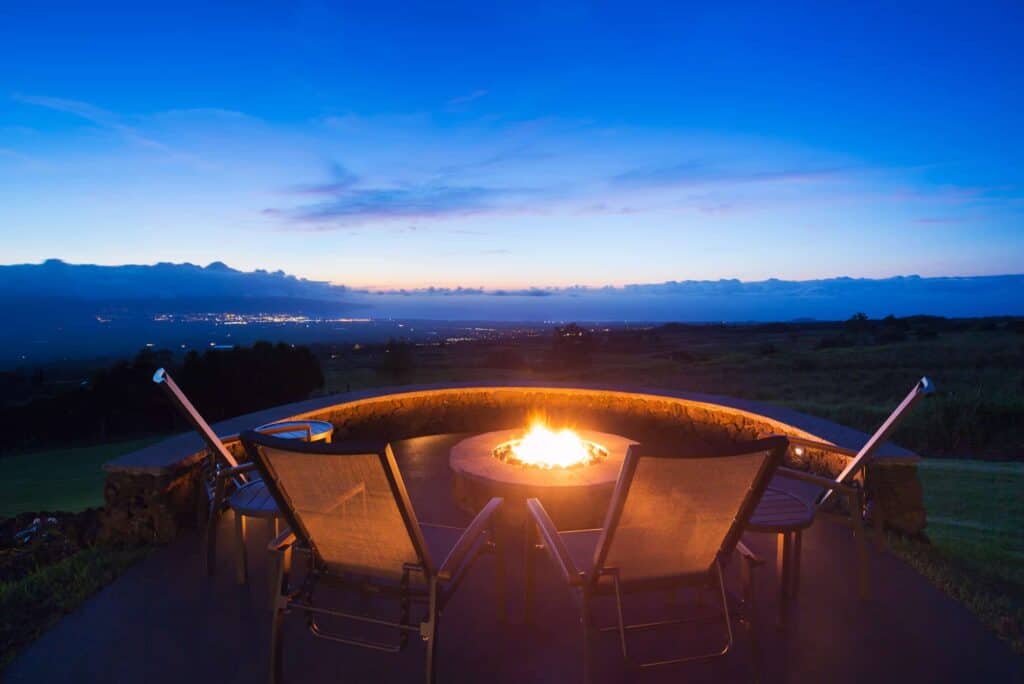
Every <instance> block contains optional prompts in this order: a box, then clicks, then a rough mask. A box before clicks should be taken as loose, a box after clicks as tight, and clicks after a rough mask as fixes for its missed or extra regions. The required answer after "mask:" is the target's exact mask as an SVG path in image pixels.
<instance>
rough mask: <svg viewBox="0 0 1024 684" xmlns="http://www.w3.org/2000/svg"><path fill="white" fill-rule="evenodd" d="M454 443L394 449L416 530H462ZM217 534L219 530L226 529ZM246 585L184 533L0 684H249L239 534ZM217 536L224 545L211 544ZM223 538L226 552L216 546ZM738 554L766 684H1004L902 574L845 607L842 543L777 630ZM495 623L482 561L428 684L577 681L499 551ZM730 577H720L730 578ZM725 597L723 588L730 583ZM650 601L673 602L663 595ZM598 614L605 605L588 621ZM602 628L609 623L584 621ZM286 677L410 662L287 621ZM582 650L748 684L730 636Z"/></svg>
mask: <svg viewBox="0 0 1024 684" xmlns="http://www.w3.org/2000/svg"><path fill="white" fill-rule="evenodd" d="M463 437H465V434H463V433H460V434H446V435H438V436H431V437H420V438H414V439H408V440H402V441H396V442H394V443H393V447H394V450H395V454H396V458H397V460H398V464H399V467H400V469H401V471H402V475H403V477H404V479H405V482H406V484H407V486H408V488H409V493H410V496H411V498H412V501H413V505H414V507H415V508H416V511H417V514H418V515H419V517H420V519H421V520H423V521H429V522H435V523H443V524H452V525H465V524H466V523H467V522H468V516H467V515H466V514H465V513H464V512H462V511H461V510H460V509H459V508H458V506H457V505H456V504H455V503H454V501H453V497H452V486H453V483H452V474H451V471H450V469H449V467H448V452H449V449H450V447H451V446H452V445H453V444H455V443H456V442H457V441H459V440H460V439H462V438H463ZM221 524H222V525H224V526H225V527H227V526H230V525H231V524H232V520H231V515H230V514H228V515H226V516H224V518H223V519H222V521H221ZM253 532H254V534H253V535H252V539H251V540H250V545H249V562H250V573H251V575H250V579H249V583H248V585H245V586H238V585H236V584H235V580H234V573H233V571H232V568H233V559H232V556H231V549H230V546H229V545H221V547H220V549H219V561H218V569H217V572H216V575H215V576H214V577H212V578H210V577H208V576H207V575H206V573H205V570H204V567H203V553H202V545H201V544H200V540H199V539H198V538H197V535H196V533H194V532H189V533H185V534H182V535H181V536H180V537H179V538H178V539H177V540H176V541H174V542H173V543H172V544H170V545H169V546H167V547H164V548H160V549H158V550H157V551H156V552H154V553H153V554H152V555H151V556H150V557H148V558H147V559H146V560H144V561H143V562H142V563H140V564H139V565H138V566H136V567H134V568H132V569H131V570H129V571H128V572H127V573H126V574H125V575H124V576H122V577H121V578H120V579H119V580H117V581H116V582H115V583H114V584H112V585H111V586H109V587H108V588H106V589H105V590H104V591H102V592H101V593H100V594H99V595H98V596H96V597H94V598H93V599H92V600H90V601H89V602H88V603H87V604H86V605H85V606H83V607H82V608H81V609H80V610H78V611H77V612H76V613H74V614H72V615H70V616H68V617H66V618H65V619H64V620H63V621H62V622H61V623H60V624H58V625H57V626H56V627H54V628H53V629H52V630H51V631H50V632H48V633H47V634H45V635H44V636H43V637H42V638H41V639H39V640H38V641H37V642H36V643H34V644H33V645H32V646H31V647H29V648H28V649H26V650H25V651H24V653H23V654H22V655H21V656H20V657H19V658H18V659H17V660H16V661H15V662H14V663H13V664H12V665H11V667H10V668H9V669H8V671H7V672H6V673H5V675H6V681H8V682H63V681H102V682H139V681H153V682H181V681H192V682H196V683H197V684H199V683H204V682H218V683H221V682H263V681H265V678H266V672H267V671H266V644H267V641H268V634H269V622H270V613H269V609H268V602H269V597H268V590H267V587H268V578H267V563H266V557H267V554H266V553H265V552H263V548H264V546H265V541H266V540H267V539H268V534H267V532H266V531H265V530H264V529H262V526H260V525H253ZM226 534H227V533H225V535H226ZM225 538H226V537H225ZM745 541H747V542H748V543H749V545H750V546H751V547H752V548H753V549H754V550H755V552H757V553H758V554H760V555H762V556H763V557H764V558H765V559H766V560H767V561H769V562H768V563H766V564H765V566H764V567H763V568H761V569H760V571H759V573H758V577H757V599H758V601H759V603H758V606H757V621H756V623H755V629H756V631H757V635H758V637H759V640H760V643H761V650H762V651H763V654H764V662H763V666H762V673H763V676H762V680H763V681H767V682H819V681H830V682H865V681H870V682H873V683H875V684H877V683H881V682H904V681H936V682H941V681H949V682H953V681H966V680H976V681H989V680H997V681H1015V680H1016V679H1018V678H1020V677H1021V676H1024V662H1022V660H1021V659H1020V658H1019V657H1017V656H1015V655H1014V654H1013V653H1012V652H1011V651H1010V650H1009V648H1008V647H1007V646H1006V645H1004V644H1003V643H1001V642H999V641H998V640H997V639H996V638H995V637H994V636H993V635H991V634H990V633H989V632H988V631H986V630H985V628H984V627H983V626H982V625H981V624H979V623H978V622H977V621H976V620H975V618H974V617H973V616H972V615H971V614H970V613H969V612H968V611H967V610H966V609H965V608H964V607H962V606H960V605H959V604H957V603H955V602H953V601H952V600H951V599H949V598H947V597H946V596H944V595H943V594H942V593H941V592H940V591H939V590H938V589H935V588H934V587H932V586H931V585H929V584H928V583H927V582H926V581H925V580H924V579H922V578H921V577H920V576H918V575H917V574H916V573H915V572H914V571H913V570H912V569H911V568H909V567H907V566H906V565H904V564H903V563H902V562H900V561H899V560H897V559H896V558H894V557H892V556H891V555H888V554H886V553H884V552H880V551H877V550H875V549H872V550H871V554H870V569H871V577H872V598H871V599H870V600H869V601H867V602H862V601H859V600H858V599H857V598H856V572H855V569H854V568H855V564H854V563H852V556H853V553H854V547H853V543H852V541H851V538H850V535H849V532H848V531H847V530H844V529H840V528H837V527H835V526H833V525H831V524H828V523H825V522H819V523H818V524H816V525H815V526H814V527H812V528H811V530H809V531H808V533H807V534H806V536H805V539H804V552H803V572H802V584H801V593H800V596H799V598H798V599H797V600H796V601H795V603H794V604H793V607H792V611H791V614H790V620H789V624H788V626H787V628H786V629H785V630H779V629H777V628H776V627H775V617H776V614H777V610H778V603H777V597H776V588H775V582H776V577H775V575H774V564H773V563H772V562H771V561H772V560H773V559H774V553H775V552H774V546H775V540H774V538H772V537H770V536H767V535H747V536H746V537H745ZM507 558H508V579H507V587H508V601H509V603H508V606H509V616H508V620H507V622H505V623H500V622H498V621H497V620H496V619H495V617H494V611H493V599H494V596H493V593H494V589H493V582H492V571H493V563H494V562H495V561H494V558H493V557H491V556H484V557H483V558H482V559H481V561H480V563H479V565H478V566H477V567H476V568H474V571H473V572H472V573H471V574H470V576H469V577H468V579H467V584H466V586H464V587H463V588H462V590H461V591H460V592H459V594H458V595H456V597H455V598H454V600H453V602H452V603H451V604H450V606H449V607H448V609H447V611H446V613H445V615H444V625H443V627H442V631H441V639H440V642H439V649H440V659H439V670H438V679H439V681H463V682H470V681H479V680H481V679H483V678H484V677H486V678H487V679H488V680H489V681H491V682H494V683H498V682H516V683H520V682H534V681H537V682H548V681H550V682H562V681H578V680H579V678H580V672H581V663H580V652H581V643H580V638H579V634H580V632H579V628H578V626H577V625H576V624H575V620H574V618H573V617H572V616H574V615H575V611H574V610H573V608H572V606H571V603H570V601H571V599H570V597H569V595H568V593H567V592H566V591H565V588H564V586H563V585H560V584H559V583H558V582H557V581H556V578H555V576H554V573H553V571H551V569H550V567H548V566H547V565H544V564H542V565H541V567H540V570H539V572H538V574H537V586H536V591H537V597H538V601H537V604H536V605H537V606H538V609H537V615H536V617H535V624H533V625H525V624H523V615H522V606H523V604H522V586H523V581H522V579H523V578H522V567H521V559H520V550H519V548H518V547H515V548H511V549H508V553H507ZM736 566H737V564H733V565H732V566H731V568H730V570H731V571H733V572H734V571H735V569H736ZM730 579H731V581H730V582H729V584H730V586H731V587H735V586H737V585H736V582H735V578H730ZM663 598H664V600H665V601H673V600H687V599H688V597H671V596H667V595H665V596H664V597H663ZM602 608H607V609H608V611H610V610H611V606H602ZM598 619H599V621H601V622H602V623H603V624H604V623H607V622H609V620H610V612H606V613H602V612H599V614H598ZM285 624H286V627H285V628H286V630H288V633H287V637H286V640H285V656H284V657H285V675H286V677H287V678H288V679H289V680H292V681H303V682H328V681H337V680H344V681H352V682H364V681H365V682H369V681H418V680H419V679H420V678H421V676H422V674H421V673H422V658H423V647H422V645H421V644H420V643H418V642H412V643H410V646H409V647H408V648H407V649H406V650H405V651H404V652H402V653H401V654H399V655H397V656H390V655H385V654H377V653H372V652H368V651H364V650H359V649H352V648H348V647H344V646H338V645H335V644H331V643H329V642H324V641H320V640H316V639H313V638H310V637H308V635H306V634H303V632H305V625H304V624H303V623H302V621H301V618H300V616H297V615H291V616H289V618H288V619H286V623H285ZM699 637H700V635H693V634H688V633H687V632H686V631H685V630H680V631H679V632H662V633H661V634H660V635H659V637H658V638H657V640H656V642H655V643H651V644H648V645H650V646H652V647H655V648H661V649H662V650H664V649H665V648H672V647H673V646H675V645H677V644H678V640H679V639H683V638H686V639H688V641H687V643H690V642H691V641H694V640H699ZM602 639H603V640H602V641H600V642H599V645H598V648H596V649H595V656H596V660H595V663H594V665H595V667H594V671H595V672H596V673H597V674H598V680H599V681H603V682H618V681H650V682H661V681H677V680H680V679H685V680H686V681H694V682H700V681H708V682H710V681H715V682H725V681H730V682H732V681H735V682H743V681H749V680H750V679H751V675H752V671H751V666H752V663H753V661H752V658H751V643H750V641H749V639H748V637H747V635H746V632H745V631H744V630H742V629H739V630H737V635H736V646H735V649H734V651H733V653H732V654H730V655H729V656H728V657H726V658H723V659H718V660H717V661H712V662H708V663H700V664H690V665H684V666H679V667H668V668H663V669H660V670H653V671H645V672H642V673H638V672H636V671H632V670H628V669H626V667H625V666H624V665H623V663H622V659H621V657H620V654H619V652H618V647H617V643H616V640H615V637H614V635H612V634H606V635H604V636H603V637H602Z"/></svg>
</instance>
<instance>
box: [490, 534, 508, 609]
mask: <svg viewBox="0 0 1024 684" xmlns="http://www.w3.org/2000/svg"><path fill="white" fill-rule="evenodd" d="M490 536H491V538H490V539H489V540H488V541H489V542H490V543H491V545H492V547H491V548H492V549H493V550H494V562H495V563H496V564H497V565H496V567H495V568H494V591H495V592H496V594H497V600H498V621H499V622H505V620H506V618H507V617H508V610H507V601H506V596H505V547H504V546H502V545H501V544H499V543H498V538H497V531H496V529H495V527H493V526H492V527H491V531H490Z"/></svg>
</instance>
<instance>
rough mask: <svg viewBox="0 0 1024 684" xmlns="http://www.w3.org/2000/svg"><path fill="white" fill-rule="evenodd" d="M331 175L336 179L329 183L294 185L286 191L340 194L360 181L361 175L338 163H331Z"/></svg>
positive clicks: (305, 193) (302, 193)
mask: <svg viewBox="0 0 1024 684" xmlns="http://www.w3.org/2000/svg"><path fill="white" fill-rule="evenodd" d="M331 175H332V176H333V178H334V180H332V181H328V182H327V183H310V184H299V185H292V186H290V187H288V188H287V189H286V191H287V192H289V193H293V194H296V195H338V194H341V193H344V192H347V191H348V190H349V189H351V188H352V186H354V185H355V184H356V183H358V182H359V176H357V175H356V174H354V173H352V172H351V171H349V170H348V169H347V168H345V167H344V166H343V165H341V164H338V163H334V164H332V165H331Z"/></svg>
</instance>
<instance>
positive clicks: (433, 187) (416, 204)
mask: <svg viewBox="0 0 1024 684" xmlns="http://www.w3.org/2000/svg"><path fill="white" fill-rule="evenodd" d="M332 185H337V187H336V188H331V186H332ZM312 190H313V191H312V192H308V193H307V194H325V195H333V197H331V198H330V199H327V200H324V201H322V202H316V203H313V204H308V205H303V206H299V207H295V208H291V209H273V208H272V209H266V210H264V213H265V214H267V215H270V216H280V217H284V218H286V219H288V220H290V221H292V222H294V223H298V224H305V225H306V226H315V227H316V229H318V230H331V229H336V228H346V227H355V226H360V225H364V224H368V223H374V222H379V221H388V220H393V219H402V220H410V219H411V220H417V219H430V218H438V217H453V216H467V215H470V214H477V213H482V212H485V211H497V210H499V209H500V208H501V207H502V206H503V205H505V204H507V203H508V202H509V201H510V200H512V199H515V198H521V197H522V196H523V192H522V191H517V190H509V189H504V188H496V187H494V188H492V187H484V186H469V185H462V186H460V185H447V184H444V183H435V182H425V183H417V184H406V185H400V186H394V187H355V186H354V185H352V184H341V185H338V184H329V185H324V186H316V187H314V188H312Z"/></svg>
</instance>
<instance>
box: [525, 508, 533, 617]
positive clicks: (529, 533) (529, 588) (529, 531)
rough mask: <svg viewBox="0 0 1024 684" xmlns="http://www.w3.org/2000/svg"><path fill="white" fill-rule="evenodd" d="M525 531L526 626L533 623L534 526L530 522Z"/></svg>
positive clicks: (527, 523)
mask: <svg viewBox="0 0 1024 684" xmlns="http://www.w3.org/2000/svg"><path fill="white" fill-rule="evenodd" d="M525 527H526V529H525V531H524V534H523V540H524V541H523V565H524V567H525V571H526V578H525V580H524V582H523V588H524V598H525V601H524V609H523V610H524V616H523V620H524V621H525V622H526V624H528V625H529V624H532V623H533V554H534V545H533V526H532V525H530V523H529V521H527V522H526V524H525Z"/></svg>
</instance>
